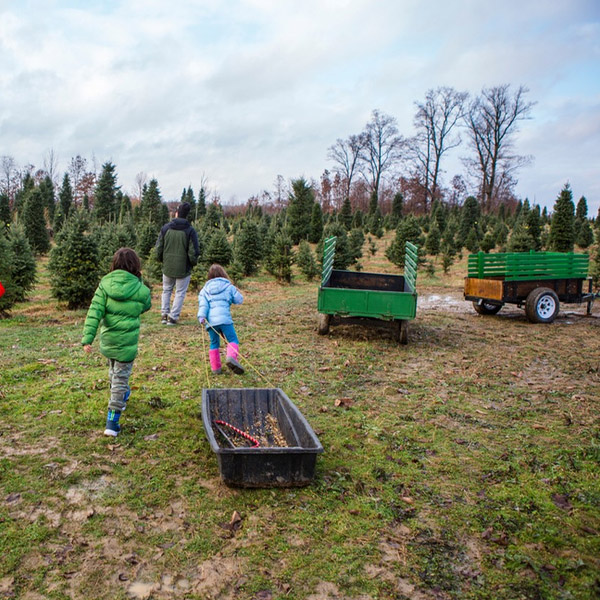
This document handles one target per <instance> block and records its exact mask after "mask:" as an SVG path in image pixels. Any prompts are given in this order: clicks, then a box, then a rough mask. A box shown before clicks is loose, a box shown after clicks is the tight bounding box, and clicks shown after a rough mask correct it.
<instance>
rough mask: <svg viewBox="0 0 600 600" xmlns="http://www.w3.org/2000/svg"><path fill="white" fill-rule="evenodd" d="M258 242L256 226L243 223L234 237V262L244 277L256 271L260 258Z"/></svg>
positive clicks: (251, 223) (250, 223)
mask: <svg viewBox="0 0 600 600" xmlns="http://www.w3.org/2000/svg"><path fill="white" fill-rule="evenodd" d="M260 241H261V240H260V234H259V231H258V225H257V224H256V223H255V222H254V221H247V222H245V223H244V224H243V225H242V227H241V229H240V230H238V233H237V234H236V236H235V240H234V247H235V252H234V256H235V260H236V261H237V262H238V263H239V264H240V266H241V269H242V273H243V275H245V276H248V275H253V274H254V273H256V272H257V271H258V263H259V261H260V259H261V257H262V248H261V245H260Z"/></svg>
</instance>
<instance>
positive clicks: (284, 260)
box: [265, 231, 294, 283]
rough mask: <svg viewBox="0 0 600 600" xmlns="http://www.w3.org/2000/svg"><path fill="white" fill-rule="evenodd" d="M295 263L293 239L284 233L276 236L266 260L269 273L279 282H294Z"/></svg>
mask: <svg viewBox="0 0 600 600" xmlns="http://www.w3.org/2000/svg"><path fill="white" fill-rule="evenodd" d="M293 263H294V251H293V250H292V238H291V237H290V236H289V235H288V234H287V233H286V232H283V231H280V232H279V233H277V234H276V235H275V238H274V240H273V245H272V247H271V250H270V252H269V255H268V257H267V259H266V262H265V266H266V269H267V271H268V272H269V273H270V274H271V275H273V276H274V277H275V278H276V279H277V280H278V281H286V282H288V283H290V282H291V281H292V264H293Z"/></svg>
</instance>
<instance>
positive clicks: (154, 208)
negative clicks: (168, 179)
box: [139, 179, 169, 236]
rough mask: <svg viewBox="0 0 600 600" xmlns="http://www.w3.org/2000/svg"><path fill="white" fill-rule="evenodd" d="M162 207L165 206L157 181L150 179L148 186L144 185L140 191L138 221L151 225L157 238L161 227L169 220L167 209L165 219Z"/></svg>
mask: <svg viewBox="0 0 600 600" xmlns="http://www.w3.org/2000/svg"><path fill="white" fill-rule="evenodd" d="M163 207H166V205H165V204H163V202H162V197H161V194H160V189H159V188H158V181H157V180H156V179H152V180H151V181H150V183H149V184H148V185H144V188H143V190H142V199H141V201H140V213H139V220H140V222H142V223H150V224H152V225H153V226H154V230H155V231H156V235H157V236H158V232H159V231H160V228H161V227H162V225H164V224H165V223H166V222H167V221H168V220H169V217H168V209H167V217H166V218H165V213H164V210H163Z"/></svg>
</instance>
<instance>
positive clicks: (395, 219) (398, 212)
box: [388, 192, 404, 229]
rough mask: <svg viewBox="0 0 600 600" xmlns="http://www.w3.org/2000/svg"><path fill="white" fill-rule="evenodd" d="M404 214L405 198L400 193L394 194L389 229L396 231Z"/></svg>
mask: <svg viewBox="0 0 600 600" xmlns="http://www.w3.org/2000/svg"><path fill="white" fill-rule="evenodd" d="M403 212H404V196H403V195H402V194H401V193H400V192H396V193H395V194H394V199H393V200H392V212H391V214H390V218H389V221H388V228H389V229H396V228H397V227H398V225H399V223H400V220H401V219H402V216H403V215H402V213H403Z"/></svg>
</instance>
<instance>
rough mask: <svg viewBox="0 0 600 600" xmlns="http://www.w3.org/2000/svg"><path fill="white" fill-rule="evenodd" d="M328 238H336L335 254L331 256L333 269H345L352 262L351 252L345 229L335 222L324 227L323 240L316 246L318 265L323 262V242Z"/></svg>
mask: <svg viewBox="0 0 600 600" xmlns="http://www.w3.org/2000/svg"><path fill="white" fill-rule="evenodd" d="M330 237H336V238H337V239H336V242H335V254H334V256H333V268H334V269H341V270H344V269H347V268H348V267H349V266H350V265H351V264H352V261H353V260H354V259H353V251H352V249H351V248H350V243H349V241H348V233H347V232H346V228H345V227H344V226H343V225H342V224H341V223H338V222H337V221H334V222H332V223H329V224H328V225H327V227H325V231H324V232H323V239H321V241H320V242H319V244H318V245H317V256H318V257H319V263H322V260H323V242H324V240H326V239H328V238H330Z"/></svg>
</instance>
